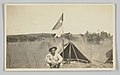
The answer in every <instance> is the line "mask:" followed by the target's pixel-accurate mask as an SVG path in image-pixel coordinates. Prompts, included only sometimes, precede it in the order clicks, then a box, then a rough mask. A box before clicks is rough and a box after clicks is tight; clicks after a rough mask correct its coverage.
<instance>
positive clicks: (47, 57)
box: [46, 55, 51, 63]
mask: <svg viewBox="0 0 120 75" xmlns="http://www.w3.org/2000/svg"><path fill="white" fill-rule="evenodd" d="M46 62H47V63H51V60H50V56H49V55H47V56H46Z"/></svg>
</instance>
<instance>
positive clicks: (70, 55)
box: [69, 45, 71, 63]
mask: <svg viewBox="0 0 120 75" xmlns="http://www.w3.org/2000/svg"><path fill="white" fill-rule="evenodd" d="M69 51H70V52H69V63H70V61H71V45H70V46H69Z"/></svg>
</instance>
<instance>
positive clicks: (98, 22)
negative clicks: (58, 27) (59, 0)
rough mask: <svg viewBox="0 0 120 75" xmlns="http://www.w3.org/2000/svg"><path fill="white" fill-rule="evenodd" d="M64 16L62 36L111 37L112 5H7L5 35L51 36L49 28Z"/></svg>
mask: <svg viewBox="0 0 120 75" xmlns="http://www.w3.org/2000/svg"><path fill="white" fill-rule="evenodd" d="M62 13H63V14H64V15H63V17H64V20H63V28H64V32H65V33H67V32H70V33H73V34H74V33H75V34H78V33H85V32H86V31H87V30H88V31H89V32H91V33H94V32H96V33H97V32H101V31H106V32H109V33H111V34H114V26H115V14H114V13H115V12H114V5H112V4H8V5H6V11H5V15H6V17H5V20H6V34H7V35H19V34H30V33H53V31H52V28H53V27H54V25H55V24H56V22H57V21H58V19H59V18H60V16H61V14H62Z"/></svg>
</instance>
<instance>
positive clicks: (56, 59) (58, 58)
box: [46, 53, 63, 63]
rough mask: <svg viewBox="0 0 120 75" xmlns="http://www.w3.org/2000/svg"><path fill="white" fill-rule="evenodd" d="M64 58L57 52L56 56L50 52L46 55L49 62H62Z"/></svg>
mask: <svg viewBox="0 0 120 75" xmlns="http://www.w3.org/2000/svg"><path fill="white" fill-rule="evenodd" d="M62 60H63V58H62V57H61V56H60V55H59V54H58V53H55V55H54V56H53V55H52V54H50V53H49V54H47V55H46V62H47V63H60V62H62Z"/></svg>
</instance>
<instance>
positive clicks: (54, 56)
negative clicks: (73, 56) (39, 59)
mask: <svg viewBox="0 0 120 75" xmlns="http://www.w3.org/2000/svg"><path fill="white" fill-rule="evenodd" d="M56 50H57V47H51V48H50V49H49V52H50V53H49V54H47V55H46V62H47V64H49V66H50V68H59V67H60V65H61V62H62V60H63V58H62V57H61V56H60V54H58V53H56V52H55V51H56Z"/></svg>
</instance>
